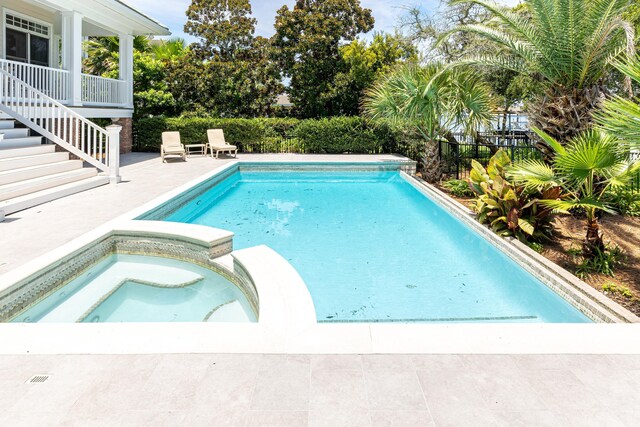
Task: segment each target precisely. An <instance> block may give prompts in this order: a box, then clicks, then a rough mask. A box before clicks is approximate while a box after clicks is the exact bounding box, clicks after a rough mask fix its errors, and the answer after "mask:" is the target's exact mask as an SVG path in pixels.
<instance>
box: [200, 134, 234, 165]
mask: <svg viewBox="0 0 640 427" xmlns="http://www.w3.org/2000/svg"><path fill="white" fill-rule="evenodd" d="M207 138H208V139H209V150H211V157H213V152H214V151H215V152H216V159H217V158H218V154H220V153H227V152H228V153H229V154H231V153H232V152H233V157H237V156H238V147H236V146H235V145H229V144H227V141H225V139H224V132H223V131H222V129H209V130H208V131H207Z"/></svg>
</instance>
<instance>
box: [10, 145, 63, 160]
mask: <svg viewBox="0 0 640 427" xmlns="http://www.w3.org/2000/svg"><path fill="white" fill-rule="evenodd" d="M0 147H2V145H1V144H0ZM55 151H56V146H55V145H53V144H47V145H42V144H41V145H36V146H33V147H23V148H0V159H11V158H13V157H24V156H35V155H38V154H47V153H55Z"/></svg>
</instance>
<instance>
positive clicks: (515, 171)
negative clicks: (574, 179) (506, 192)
mask: <svg viewBox="0 0 640 427" xmlns="http://www.w3.org/2000/svg"><path fill="white" fill-rule="evenodd" d="M507 176H508V177H509V178H510V179H512V180H514V181H515V182H517V183H518V184H522V185H524V186H525V187H527V188H529V189H537V188H542V187H545V186H548V185H552V186H559V185H560V180H559V179H558V178H557V177H556V173H555V171H554V170H553V168H552V167H551V166H549V165H548V164H546V163H544V162H543V161H541V160H536V159H530V160H523V161H521V162H518V163H515V164H513V165H512V166H511V167H510V168H508V169H507Z"/></svg>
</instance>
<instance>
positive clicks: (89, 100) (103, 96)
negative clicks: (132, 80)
mask: <svg viewBox="0 0 640 427" xmlns="http://www.w3.org/2000/svg"><path fill="white" fill-rule="evenodd" d="M126 90H127V84H126V82H125V81H123V80H116V79H108V78H106V77H99V76H92V75H89V74H83V75H82V103H83V104H86V105H114V104H115V105H124V104H126Z"/></svg>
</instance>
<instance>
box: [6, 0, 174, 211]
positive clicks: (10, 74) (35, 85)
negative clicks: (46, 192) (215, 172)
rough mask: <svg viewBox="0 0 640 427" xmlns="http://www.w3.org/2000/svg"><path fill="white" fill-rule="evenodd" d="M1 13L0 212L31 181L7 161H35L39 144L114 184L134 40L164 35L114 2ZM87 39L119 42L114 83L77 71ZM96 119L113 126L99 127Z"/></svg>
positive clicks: (125, 131) (62, 3) (21, 2)
mask: <svg viewBox="0 0 640 427" xmlns="http://www.w3.org/2000/svg"><path fill="white" fill-rule="evenodd" d="M0 9H1V11H2V15H1V16H0V19H1V24H0V115H2V117H0V119H2V121H3V123H0V211H2V210H3V203H4V204H5V205H6V203H7V202H6V201H7V200H8V199H10V198H11V197H9V196H12V197H14V198H15V197H24V196H25V194H22V193H24V191H14V190H15V188H17V187H19V185H18V184H16V181H15V180H16V179H18V177H19V176H23V177H26V178H29V179H34V177H33V176H32V175H33V174H29V173H26V172H27V171H24V170H22V169H25V167H24V160H22V161H21V162H16V161H15V160H12V159H15V158H16V157H20V158H24V157H25V156H27V155H31V154H27V151H24V149H25V148H30V149H31V150H30V151H28V153H36V154H37V155H41V154H43V153H44V148H43V147H39V145H50V146H52V147H48V148H47V150H49V151H50V150H52V149H55V152H61V151H62V152H68V153H69V155H70V161H71V160H80V161H81V163H82V164H83V166H86V165H87V164H88V165H90V166H92V167H94V168H95V169H97V173H98V175H100V174H102V175H104V176H108V177H109V179H110V180H111V182H117V181H118V180H119V171H118V165H119V154H120V152H128V151H131V147H132V131H131V128H132V122H131V117H132V114H133V38H134V36H138V35H146V36H151V35H154V36H155V35H159V36H162V35H169V34H170V33H169V31H168V29H167V28H165V27H164V26H162V25H161V24H159V23H158V22H156V21H154V20H153V19H151V18H149V17H147V16H145V15H144V14H142V13H140V12H138V11H136V10H135V9H133V8H131V7H130V6H128V5H127V4H125V3H124V2H122V1H119V0H0ZM90 36H117V37H118V38H119V41H120V52H119V53H120V55H119V60H120V75H119V78H118V79H107V78H103V77H100V76H92V75H88V74H84V73H83V72H82V60H83V49H82V45H83V41H84V40H86V38H87V37H90ZM95 118H109V119H112V121H113V123H114V125H113V126H109V127H108V128H106V129H105V128H101V127H99V126H97V125H96V124H95V123H93V122H92V121H91V119H95ZM29 138H31V139H29ZM33 138H38V139H37V141H38V142H35V141H36V140H33ZM34 144H35V145H38V147H34V146H33V145H34ZM19 149H22V150H23V151H17V150H19ZM36 149H37V150H36ZM47 153H48V152H47ZM36 154H34V155H36ZM48 155H49V157H50V158H53V155H52V154H51V153H48ZM38 161H40V162H43V161H44V159H43V158H42V157H40V158H39V159H38ZM16 166H22V167H16ZM27 167H30V168H35V166H33V165H29V166H27ZM36 169H38V168H36ZM40 169H42V168H40ZM49 169H51V170H58V169H59V167H58V169H56V168H53V167H49ZM11 171H14V172H13V173H12V172H11ZM38 173H43V172H42V170H39V171H38ZM36 178H37V177H36ZM10 184H11V185H10ZM7 185H9V187H6V186H7ZM42 186H43V185H42V183H41V185H39V186H36V187H34V188H40V190H38V191H42V190H41V187H42ZM23 187H24V186H23ZM3 194H4V196H3ZM21 206H22V208H24V206H26V204H22V205H21ZM11 211H15V208H7V206H4V213H9V212H11ZM1 214H2V212H0V217H1V216H2V215H1Z"/></svg>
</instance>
